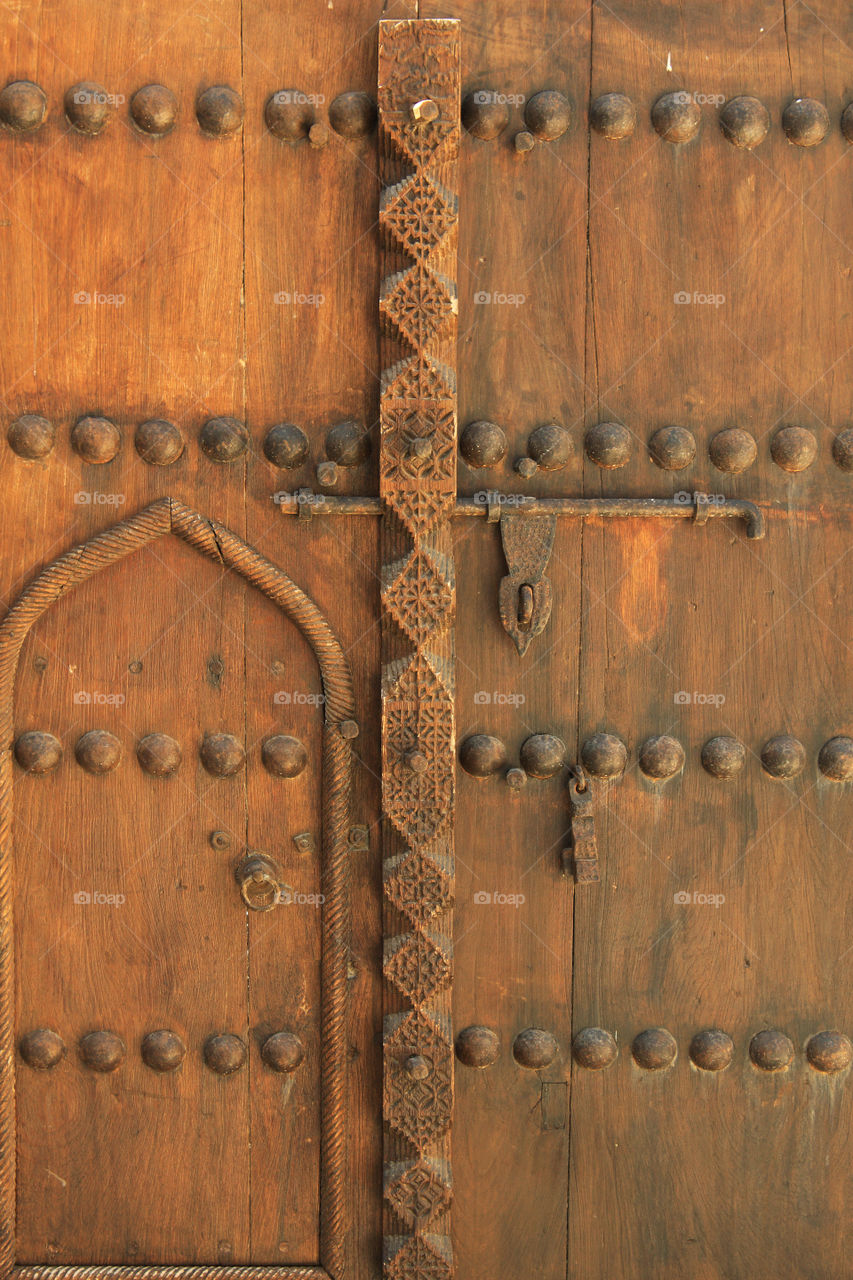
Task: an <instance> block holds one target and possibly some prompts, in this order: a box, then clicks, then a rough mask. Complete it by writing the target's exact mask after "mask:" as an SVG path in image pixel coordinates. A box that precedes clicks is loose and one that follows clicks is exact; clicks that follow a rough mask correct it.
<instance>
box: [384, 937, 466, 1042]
mask: <svg viewBox="0 0 853 1280" xmlns="http://www.w3.org/2000/svg"><path fill="white" fill-rule="evenodd" d="M443 941H444V939H442V937H441V935H440V934H430V933H422V932H420V931H419V932H417V933H406V934H403V935H402V936H401V937H399V938H390V939H388V941H387V942H386V943H385V964H384V966H383V968H384V973H385V977H386V978H387V979H388V981H389V982H393V984H394V986H395V987H396V988H397V990H398V991H399V992H401V993H402V995H404V996H406V998H407V999H408V1000H411V1002H412V1004H413V1005H420V1004H424V1003H425V1002H426V1001H428V1000H431V999H432V997H433V996H434V995H435V994H436V992H437V991H441V990H442V989H443V988H444V987H446V986H447V984H448V983H449V981H450V975H451V964H450V957H449V954H448V951H447V950H446V949H444V948H442V946H441V942H443ZM418 1052H419V1053H420V1052H421V1051H420V1050H418Z"/></svg>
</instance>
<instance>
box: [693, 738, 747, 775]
mask: <svg viewBox="0 0 853 1280" xmlns="http://www.w3.org/2000/svg"><path fill="white" fill-rule="evenodd" d="M701 760H702V768H703V769H705V770H706V772H708V773H710V774H711V776H712V777H713V778H720V779H721V780H722V781H724V782H729V781H730V780H731V779H732V778H736V777H737V775H738V774H739V773H740V771H741V770H742V769H743V766H744V765H745V764H746V747H745V746H744V745H743V743H742V742H738V740H737V738H730V737H728V736H727V735H726V734H720V735H719V737H716V738H709V739H708V741H707V742H706V743H705V745H704V746H703V747H702V753H701Z"/></svg>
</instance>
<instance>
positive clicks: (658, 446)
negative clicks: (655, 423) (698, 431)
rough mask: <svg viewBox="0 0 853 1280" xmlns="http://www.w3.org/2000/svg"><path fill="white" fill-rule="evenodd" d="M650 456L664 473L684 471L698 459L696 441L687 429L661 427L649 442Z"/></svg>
mask: <svg viewBox="0 0 853 1280" xmlns="http://www.w3.org/2000/svg"><path fill="white" fill-rule="evenodd" d="M649 454H650V456H651V459H652V462H654V463H655V464H656V465H657V466H659V467H660V468H661V469H662V470H663V471H683V470H684V468H685V467H689V466H690V464H691V462H692V461H693V459H694V458H695V457H696V441H695V440H694V439H693V436H692V434H691V433H690V432H689V431H688V430H687V429H686V427H661V429H660V430H659V431H656V432H655V433H654V435H653V436H652V438H651V440H650V441H649Z"/></svg>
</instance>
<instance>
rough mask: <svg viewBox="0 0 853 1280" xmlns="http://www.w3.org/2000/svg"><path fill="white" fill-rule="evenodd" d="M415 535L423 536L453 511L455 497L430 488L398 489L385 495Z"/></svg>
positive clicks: (407, 527) (393, 509)
mask: <svg viewBox="0 0 853 1280" xmlns="http://www.w3.org/2000/svg"><path fill="white" fill-rule="evenodd" d="M383 497H384V499H385V501H386V502H387V504H388V506H389V507H390V508H391V509H392V511H393V512H394V514H395V515H397V516H398V517H399V518H400V520H401V521H402V523H403V524H404V525H405V526H406V529H407V530H408V531H409V533H410V534H411V535H412V536H413V537H422V536H423V535H424V534H426V533H428V532H429V531H430V529H433V528H434V527H435V525H436V524H437V523H438V522H439V520H446V519H447V517H448V516H449V515H450V514H451V512H452V511H453V507H454V505H455V501H456V500H455V497H451V496H450V495H448V494H437V493H433V492H432V491H431V490H429V489H426V488H424V489H416V488H413V489H409V490H406V489H397V490H391V491H390V492H386V493H385V494H384V495H383Z"/></svg>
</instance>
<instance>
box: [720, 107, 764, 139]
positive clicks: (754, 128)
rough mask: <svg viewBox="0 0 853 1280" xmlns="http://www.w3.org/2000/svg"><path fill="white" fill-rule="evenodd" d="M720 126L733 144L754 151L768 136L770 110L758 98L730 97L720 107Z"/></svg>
mask: <svg viewBox="0 0 853 1280" xmlns="http://www.w3.org/2000/svg"><path fill="white" fill-rule="evenodd" d="M720 128H721V129H722V131H723V134H724V136H725V137H726V138H728V140H729V142H731V143H732V145H733V146H735V147H742V148H743V149H744V150H746V151H752V150H753V148H754V147H757V146H758V145H759V143H761V142H763V141H764V139H765V138H766V137H767V131H768V129H769V128H770V112H769V111H768V110H767V108H766V107H765V105H764V103H763V102H760V101H759V99H758V98H750V97H747V96H742V97H739V98H730V99H729V101H728V102H727V103H725V104H724V106H722V107H721V108H720Z"/></svg>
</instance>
